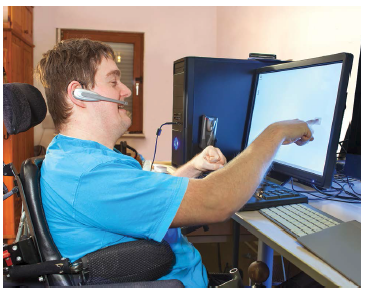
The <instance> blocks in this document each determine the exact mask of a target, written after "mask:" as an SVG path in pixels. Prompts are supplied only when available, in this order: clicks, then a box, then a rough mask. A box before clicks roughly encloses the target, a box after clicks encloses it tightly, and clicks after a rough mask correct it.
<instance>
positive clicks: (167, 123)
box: [150, 122, 181, 170]
mask: <svg viewBox="0 0 367 294" xmlns="http://www.w3.org/2000/svg"><path fill="white" fill-rule="evenodd" d="M180 124H181V123H180V122H166V123H164V124H162V125H161V126H160V127H159V128H158V129H157V132H156V135H157V137H156V138H155V147H154V155H153V161H152V165H151V166H150V170H152V168H153V164H154V160H155V153H156V152H157V142H158V136H160V135H161V133H162V127H163V126H165V125H180Z"/></svg>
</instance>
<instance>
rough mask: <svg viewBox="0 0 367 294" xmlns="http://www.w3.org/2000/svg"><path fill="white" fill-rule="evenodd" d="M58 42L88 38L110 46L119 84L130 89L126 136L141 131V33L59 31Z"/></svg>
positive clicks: (142, 49) (142, 62)
mask: <svg viewBox="0 0 367 294" xmlns="http://www.w3.org/2000/svg"><path fill="white" fill-rule="evenodd" d="M59 38H60V40H66V39H72V38H88V39H90V40H96V41H102V42H104V43H106V44H108V45H110V46H111V47H112V49H113V51H114V52H115V55H116V64H117V67H118V68H119V69H120V71H121V82H122V83H124V84H125V85H126V86H127V87H129V88H130V90H131V93H132V94H131V96H130V97H129V98H128V99H126V101H127V102H129V105H128V107H126V109H127V110H128V111H130V112H131V114H132V118H131V120H132V124H131V127H130V128H129V129H128V132H129V133H130V134H134V133H136V134H139V133H142V132H143V64H144V60H143V58H144V34H143V33H124V32H110V31H91V30H71V29H60V30H59Z"/></svg>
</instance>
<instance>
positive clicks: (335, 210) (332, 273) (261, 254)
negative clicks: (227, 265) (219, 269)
mask: <svg viewBox="0 0 367 294" xmlns="http://www.w3.org/2000/svg"><path fill="white" fill-rule="evenodd" d="M360 187H361V186H360V182H355V187H354V190H355V191H356V192H358V193H360V191H361V188H360ZM295 188H296V187H295ZM297 189H300V190H301V189H304V190H312V189H311V188H308V187H306V186H303V185H299V184H297ZM315 194H316V193H315ZM316 195H317V194H316ZM310 198H314V197H312V196H310ZM309 204H310V205H312V206H313V207H316V208H318V209H320V210H322V211H324V212H326V213H328V214H330V215H332V216H334V217H336V218H338V219H340V220H342V221H350V220H357V221H359V222H360V221H361V204H350V203H343V202H335V201H328V200H321V201H313V200H309ZM232 218H233V219H234V220H235V225H234V232H233V234H234V252H233V254H234V261H233V263H234V267H236V264H237V263H236V262H238V242H239V238H238V237H237V236H238V231H239V226H243V227H245V228H246V229H247V230H248V231H249V232H250V233H252V234H253V235H255V236H256V237H257V238H258V239H259V242H258V260H261V261H264V262H266V263H267V265H268V267H269V270H270V275H269V278H268V280H267V281H266V282H265V283H264V284H265V286H266V287H269V288H270V287H271V285H272V268H273V250H275V251H276V252H278V253H279V254H280V255H282V256H283V257H284V258H286V259H287V260H289V261H290V262H291V263H293V264H294V265H295V266H297V267H298V268H299V269H300V270H302V271H303V272H305V273H306V274H307V275H309V276H310V277H312V278H313V279H314V280H316V281H317V282H318V283H320V284H321V285H323V286H325V287H347V288H354V287H358V286H357V285H356V284H354V283H353V282H351V281H350V280H348V279H347V278H345V277H344V276H343V275H342V274H340V273H339V272H337V271H336V270H334V269H333V268H332V267H331V266H329V265H328V264H327V263H325V262H323V261H322V260H321V259H320V258H318V257H317V256H316V255H314V254H313V253H311V252H310V251H308V250H307V249H306V248H304V247H303V246H302V245H301V244H300V243H298V242H297V239H296V238H294V237H293V236H291V235H289V234H288V233H286V232H285V231H284V230H283V229H282V228H281V227H279V226H278V225H276V224H275V223H273V222H272V221H270V220H269V219H267V218H266V217H264V216H263V215H262V214H260V213H259V212H258V211H246V212H237V213H235V214H234V215H233V216H232ZM236 243H237V244H236ZM236 250H237V252H236ZM236 259H237V260H236Z"/></svg>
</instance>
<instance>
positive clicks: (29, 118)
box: [3, 83, 47, 135]
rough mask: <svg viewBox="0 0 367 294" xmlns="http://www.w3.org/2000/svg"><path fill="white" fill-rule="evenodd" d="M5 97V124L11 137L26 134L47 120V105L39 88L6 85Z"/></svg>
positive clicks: (25, 85)
mask: <svg viewBox="0 0 367 294" xmlns="http://www.w3.org/2000/svg"><path fill="white" fill-rule="evenodd" d="M3 96H4V100H3V115H4V124H5V127H6V130H7V132H8V133H9V134H10V135H15V134H18V133H21V132H25V131H27V130H29V129H30V128H32V127H34V126H36V125H38V124H40V123H41V122H42V121H43V120H44V119H45V117H46V113H47V107H46V103H45V100H44V99H43V96H42V94H41V92H40V91H39V90H38V89H37V88H35V87H33V86H31V85H29V84H22V83H9V84H4V85H3Z"/></svg>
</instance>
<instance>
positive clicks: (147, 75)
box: [34, 6, 217, 161]
mask: <svg viewBox="0 0 367 294" xmlns="http://www.w3.org/2000/svg"><path fill="white" fill-rule="evenodd" d="M216 23H217V22H216V8H215V7H40V6H35V8H34V44H35V48H34V65H36V64H37V63H38V62H39V60H40V59H41V58H42V53H44V52H46V51H47V50H49V49H51V48H52V47H53V46H54V45H55V42H56V28H74V29H91V30H112V31H125V32H143V33H145V53H144V109H143V111H144V117H143V121H144V126H143V131H144V134H145V138H144V139H142V138H139V139H126V141H128V144H129V145H131V146H132V147H134V148H135V149H136V150H138V152H139V153H141V154H142V155H143V156H144V157H145V158H146V159H152V157H153V152H154V144H155V133H156V130H157V128H158V127H159V126H160V125H161V124H162V123H164V122H167V121H171V120H172V93H173V74H172V71H173V62H174V61H175V60H177V59H179V58H182V57H185V56H215V55H216V44H217V42H216V34H217V29H216ZM35 85H36V86H37V87H39V88H40V89H42V90H43V87H42V85H39V84H37V83H36V84H35ZM43 93H44V92H43ZM41 133H42V127H41V126H40V127H37V128H36V129H35V142H37V141H39V140H40V136H41ZM171 137H172V135H171V127H170V126H165V128H164V129H163V131H162V135H161V136H160V137H159V141H158V149H157V155H156V160H167V161H170V160H171Z"/></svg>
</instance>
